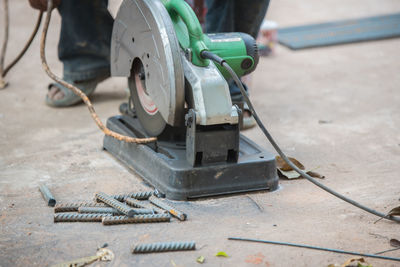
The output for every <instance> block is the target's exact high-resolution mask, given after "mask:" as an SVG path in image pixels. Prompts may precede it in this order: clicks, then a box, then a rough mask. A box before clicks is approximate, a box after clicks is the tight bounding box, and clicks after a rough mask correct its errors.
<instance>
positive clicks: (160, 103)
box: [111, 0, 185, 126]
mask: <svg viewBox="0 0 400 267" xmlns="http://www.w3.org/2000/svg"><path fill="white" fill-rule="evenodd" d="M138 60H139V61H140V63H141V65H142V66H143V69H144V73H145V75H146V79H145V87H146V95H147V96H148V98H146V99H144V98H142V99H144V100H146V101H147V100H148V99H151V100H152V102H154V105H155V107H156V108H157V111H158V112H157V113H154V115H155V114H160V115H161V117H162V119H163V120H164V121H165V122H166V123H168V124H169V125H171V126H181V125H182V124H183V123H184V104H185V82H184V72H183V66H182V60H181V55H180V47H179V43H178V39H177V37H176V34H175V29H174V26H173V24H172V21H171V19H170V16H169V14H168V12H167V10H166V9H165V7H164V5H163V4H162V3H161V2H160V1H154V0H124V1H123V2H122V4H121V6H120V8H119V11H118V14H117V16H116V19H115V22H114V27H113V34H112V40H111V74H112V76H120V77H130V75H131V73H132V69H133V63H134V62H137V61H138ZM142 99H141V100H142ZM145 103H148V102H144V104H145ZM144 106H145V107H146V105H144ZM150 115H151V114H150Z"/></svg>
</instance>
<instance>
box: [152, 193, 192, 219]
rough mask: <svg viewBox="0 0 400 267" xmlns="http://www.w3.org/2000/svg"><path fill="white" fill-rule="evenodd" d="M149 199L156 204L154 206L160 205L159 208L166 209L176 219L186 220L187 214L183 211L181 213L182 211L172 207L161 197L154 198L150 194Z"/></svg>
mask: <svg viewBox="0 0 400 267" xmlns="http://www.w3.org/2000/svg"><path fill="white" fill-rule="evenodd" d="M149 201H150V202H151V203H153V204H154V205H156V206H158V207H160V208H162V209H164V210H166V211H168V212H169V213H170V214H171V215H172V216H174V217H176V218H178V219H179V220H181V221H184V220H186V218H187V215H186V214H185V213H183V212H181V211H179V210H177V209H175V208H174V207H172V206H171V205H170V204H168V203H167V202H165V201H162V200H161V199H158V198H156V197H154V196H151V197H150V198H149Z"/></svg>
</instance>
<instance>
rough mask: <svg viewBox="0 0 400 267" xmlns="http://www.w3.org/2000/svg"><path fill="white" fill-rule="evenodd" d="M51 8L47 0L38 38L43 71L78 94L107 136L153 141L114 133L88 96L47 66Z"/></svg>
mask: <svg viewBox="0 0 400 267" xmlns="http://www.w3.org/2000/svg"><path fill="white" fill-rule="evenodd" d="M52 10H53V0H47V14H46V19H45V23H44V26H43V31H42V37H41V39H40V58H41V60H42V67H43V69H44V71H45V72H46V73H47V75H48V76H49V77H50V78H51V79H52V80H54V81H55V82H57V83H59V84H61V85H62V86H64V87H66V88H68V89H69V90H71V91H72V92H74V94H76V95H77V96H79V97H80V98H81V99H82V101H83V102H84V103H85V104H86V106H87V107H88V109H89V112H90V115H91V116H92V118H93V120H94V122H95V123H96V125H97V126H98V127H99V128H100V130H101V131H102V132H103V133H104V134H105V135H107V136H110V137H113V138H115V139H117V140H119V141H124V142H127V143H137V144H144V143H150V142H154V141H156V140H157V138H156V137H150V138H135V137H131V136H125V135H121V134H119V133H116V132H114V131H112V130H110V129H108V128H107V127H106V126H105V125H104V124H103V123H102V122H101V120H100V118H99V116H98V115H97V113H96V111H95V109H94V107H93V105H92V102H91V101H90V100H89V98H88V97H87V95H86V94H85V93H84V92H82V91H81V90H80V89H79V88H77V87H75V86H73V85H72V84H70V83H67V82H66V81H64V80H63V79H61V78H59V77H57V76H56V75H55V74H54V73H53V72H52V71H51V70H50V68H49V66H48V64H47V60H46V55H45V48H46V37H47V30H48V28H49V24H50V19H51V12H52Z"/></svg>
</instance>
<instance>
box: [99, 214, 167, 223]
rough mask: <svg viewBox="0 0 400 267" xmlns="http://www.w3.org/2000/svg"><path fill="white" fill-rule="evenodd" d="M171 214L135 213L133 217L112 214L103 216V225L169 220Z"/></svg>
mask: <svg viewBox="0 0 400 267" xmlns="http://www.w3.org/2000/svg"><path fill="white" fill-rule="evenodd" d="M170 220H171V216H169V214H151V215H135V216H133V217H127V216H112V217H104V218H103V221H102V222H103V225H114V224H127V223H155V222H169V221H170Z"/></svg>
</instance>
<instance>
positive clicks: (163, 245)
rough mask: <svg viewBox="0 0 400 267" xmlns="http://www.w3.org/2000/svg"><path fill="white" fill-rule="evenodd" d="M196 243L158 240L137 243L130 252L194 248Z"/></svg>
mask: <svg viewBox="0 0 400 267" xmlns="http://www.w3.org/2000/svg"><path fill="white" fill-rule="evenodd" d="M195 249H196V243H195V242H193V241H191V242H160V243H150V244H138V245H135V246H134V247H133V249H132V253H151V252H166V251H182V250H195Z"/></svg>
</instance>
